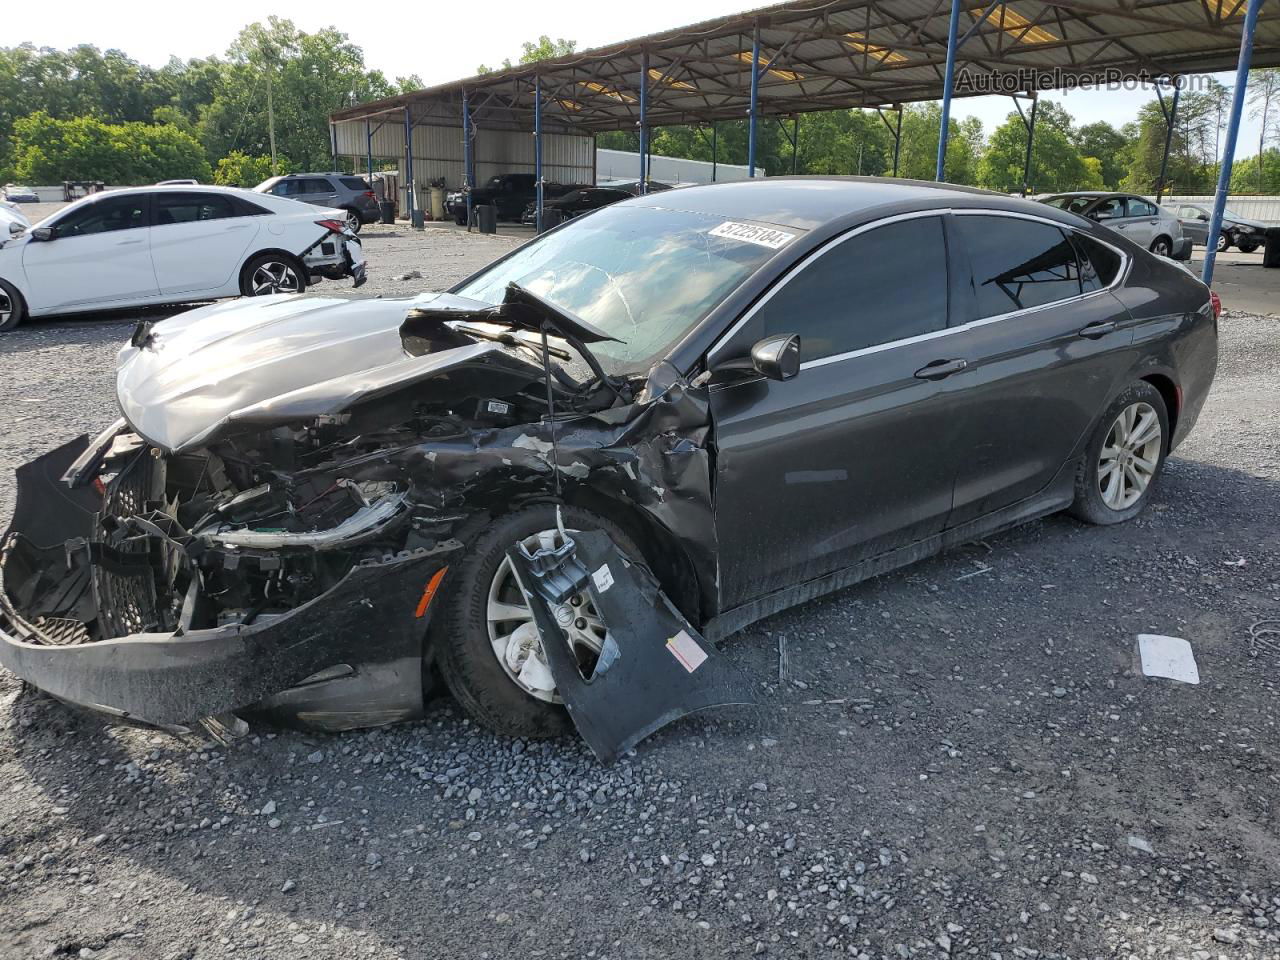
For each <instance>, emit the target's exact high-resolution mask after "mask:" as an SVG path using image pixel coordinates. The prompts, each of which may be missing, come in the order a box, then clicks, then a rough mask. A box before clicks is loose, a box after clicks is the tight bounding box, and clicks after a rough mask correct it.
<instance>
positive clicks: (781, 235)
mask: <svg viewBox="0 0 1280 960" xmlns="http://www.w3.org/2000/svg"><path fill="white" fill-rule="evenodd" d="M708 233H710V234H711V236H713V237H724V238H725V239H726V240H741V241H742V242H743V243H754V244H756V245H757V246H761V247H768V248H769V249H770V250H777V249H780V248H781V247H785V246H786V245H787V244H788V243H790V242H791V241H792V240H794V239H795V238H796V235H795V234H794V233H787V231H785V230H775V229H774V228H773V227H762V226H759V225H758V224H754V223H737V222H735V221H733V220H726V221H725V222H724V223H722V224H720V226H718V227H714V228H713V229H711V230H709V231H708Z"/></svg>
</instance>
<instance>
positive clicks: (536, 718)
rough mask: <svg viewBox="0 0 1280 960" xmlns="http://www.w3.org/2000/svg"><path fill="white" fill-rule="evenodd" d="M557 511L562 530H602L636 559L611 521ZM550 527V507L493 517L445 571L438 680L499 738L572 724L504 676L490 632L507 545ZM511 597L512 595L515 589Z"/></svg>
mask: <svg viewBox="0 0 1280 960" xmlns="http://www.w3.org/2000/svg"><path fill="white" fill-rule="evenodd" d="M561 510H562V513H563V516H564V523H565V528H566V529H568V530H575V529H578V530H603V531H604V532H605V533H607V534H609V536H610V537H612V538H613V541H614V543H616V544H617V545H618V547H619V548H620V549H621V550H622V551H623V552H624V553H626V555H627V556H628V557H630V558H632V559H639V558H640V551H639V550H638V549H636V546H635V544H634V543H632V541H631V539H630V538H629V537H628V536H627V535H626V534H625V533H623V532H622V530H621V529H620V528H619V527H618V526H617V525H616V524H614V523H612V522H611V521H608V520H605V519H604V518H602V517H598V516H596V515H595V514H592V513H588V512H587V511H586V510H581V509H579V508H577V507H562V508H561ZM555 528H556V510H555V506H554V505H551V504H538V505H535V506H531V507H526V508H525V509H523V510H519V511H516V512H515V513H510V514H507V515H506V516H503V517H499V518H497V519H496V520H494V521H493V523H491V524H489V525H488V526H487V527H485V528H484V529H483V530H481V531H479V533H478V534H477V535H476V536H475V537H474V539H471V540H470V542H469V543H468V550H467V554H466V557H465V558H464V559H463V560H462V561H461V562H460V563H458V564H457V565H456V567H455V568H454V569H452V570H450V571H449V573H448V575H447V579H446V580H445V582H444V584H443V587H444V592H443V593H442V599H443V598H447V600H446V606H445V609H444V611H443V614H444V616H443V617H442V618H441V619H440V620H439V621H438V623H437V624H433V626H432V632H433V639H434V649H435V653H436V657H437V662H438V663H439V665H440V674H441V676H442V677H443V679H444V682H445V685H446V686H448V688H449V691H450V692H451V693H452V694H453V696H454V698H455V699H456V700H457V701H458V703H459V704H461V705H462V708H463V709H464V710H465V711H466V712H467V714H468V715H470V716H471V717H472V718H473V719H474V720H476V721H477V722H479V723H481V724H483V725H484V726H485V727H487V728H489V729H490V730H492V731H494V732H495V733H498V734H502V735H504V736H509V737H529V738H534V739H544V738H548V737H558V736H562V735H563V734H565V733H567V732H569V731H570V730H571V729H572V722H571V721H570V719H569V714H568V713H567V712H566V711H565V709H564V707H563V706H561V705H560V703H559V702H558V700H552V699H538V698H537V697H536V696H534V695H533V694H532V693H529V692H527V691H526V690H525V689H524V688H523V687H522V686H520V685H519V683H518V681H517V680H516V679H515V678H514V677H513V676H512V674H510V673H508V670H507V667H506V666H505V665H504V663H503V662H502V661H501V660H500V659H499V657H498V654H497V653H496V652H495V640H494V638H493V637H492V636H491V633H490V620H489V602H490V591H491V589H492V588H493V587H494V585H495V580H496V579H499V578H501V577H503V576H509V573H508V574H504V573H503V568H504V562H505V561H506V551H507V548H508V547H510V546H511V545H512V544H514V543H516V542H517V541H521V540H525V539H526V538H529V537H532V536H533V535H535V534H537V533H539V532H541V531H554V530H555ZM514 595H515V596H516V597H518V596H519V594H518V591H517V592H516V594H514ZM502 596H511V594H509V593H508V594H504V595H502ZM499 599H502V597H499ZM575 599H576V598H575Z"/></svg>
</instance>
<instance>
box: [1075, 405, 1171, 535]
mask: <svg viewBox="0 0 1280 960" xmlns="http://www.w3.org/2000/svg"><path fill="white" fill-rule="evenodd" d="M1131 412H1132V413H1133V415H1134V416H1133V419H1132V420H1129V421H1125V420H1123V418H1124V417H1126V416H1128V415H1129V414H1130V413H1131ZM1148 413H1153V414H1154V415H1155V418H1156V423H1157V424H1158V425H1159V432H1158V433H1157V434H1156V435H1155V436H1154V438H1147V439H1143V438H1144V437H1146V436H1147V432H1148V430H1149V427H1148V426H1146V425H1145V423H1146V418H1147V415H1148ZM1126 423H1128V424H1129V425H1130V426H1131V427H1132V433H1131V434H1130V435H1131V437H1132V435H1133V433H1137V434H1139V435H1138V436H1136V437H1133V439H1132V440H1130V441H1128V442H1125V441H1123V440H1122V439H1121V437H1117V436H1116V435H1115V434H1114V433H1113V431H1117V430H1119V431H1120V433H1121V434H1123V432H1124V431H1125V429H1126ZM1169 436H1170V434H1169V413H1168V410H1166V409H1165V405H1164V398H1163V397H1162V396H1161V395H1160V391H1159V390H1157V389H1156V388H1155V387H1153V386H1152V385H1151V384H1149V383H1147V382H1146V381H1143V380H1136V381H1134V382H1133V383H1131V384H1130V385H1129V386H1128V387H1126V388H1125V389H1124V390H1123V391H1122V392H1121V393H1120V395H1119V396H1118V397H1116V398H1115V399H1114V400H1113V401H1111V403H1110V404H1108V405H1107V409H1106V410H1105V411H1104V412H1103V414H1102V416H1101V417H1100V418H1099V419H1098V424H1097V426H1096V427H1094V431H1093V436H1091V437H1090V438H1089V443H1088V446H1087V447H1086V448H1085V452H1084V454H1083V455H1082V456H1081V459H1080V465H1079V466H1078V467H1077V468H1076V484H1075V486H1076V490H1075V501H1074V502H1073V503H1072V504H1071V507H1070V508H1069V509H1070V512H1071V513H1072V515H1074V516H1075V517H1077V518H1079V519H1080V520H1083V521H1085V522H1086V523H1092V524H1097V525H1099V526H1107V525H1109V524H1113V523H1124V522H1125V521H1126V520H1132V519H1133V518H1134V517H1136V516H1137V515H1138V514H1139V513H1141V512H1142V511H1143V509H1144V508H1145V507H1146V505H1147V502H1148V501H1149V500H1150V499H1151V491H1152V490H1153V489H1155V486H1156V482H1157V480H1158V479H1159V477H1160V470H1161V468H1162V467H1163V466H1164V460H1165V455H1166V453H1167V451H1168V449H1169ZM1117 440H1121V442H1120V443H1117V442H1116V441H1117ZM1135 440H1143V442H1142V443H1141V444H1137V445H1136V446H1134V445H1133V442H1134V441H1135ZM1117 448H1118V449H1119V451H1120V457H1119V458H1118V459H1119V461H1120V464H1121V465H1118V466H1116V467H1115V468H1114V469H1112V470H1106V471H1104V468H1103V458H1104V450H1106V451H1112V450H1116V449H1117ZM1126 453H1128V454H1130V456H1128V457H1126V456H1125V454H1126ZM1135 453H1136V454H1137V456H1136V458H1135V457H1134V456H1132V454H1135ZM1116 460H1117V458H1116V457H1115V456H1114V455H1108V456H1107V462H1109V463H1115V462H1116ZM1126 463H1127V466H1124V464H1126ZM1143 464H1148V465H1149V466H1146V467H1144V466H1143ZM1117 471H1119V473H1118V476H1117V475H1116V473H1117ZM1139 479H1145V483H1142V484H1139V483H1137V482H1136V481H1137V480H1139ZM1116 484H1119V490H1118V494H1119V495H1118V496H1117V487H1116ZM1139 486H1140V487H1141V489H1138V488H1139ZM1131 495H1132V498H1131Z"/></svg>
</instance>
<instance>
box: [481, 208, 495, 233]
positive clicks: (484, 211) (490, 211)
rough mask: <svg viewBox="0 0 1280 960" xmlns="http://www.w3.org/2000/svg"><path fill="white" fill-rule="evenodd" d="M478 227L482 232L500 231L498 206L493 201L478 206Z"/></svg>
mask: <svg viewBox="0 0 1280 960" xmlns="http://www.w3.org/2000/svg"><path fill="white" fill-rule="evenodd" d="M476 228H477V229H478V230H479V231H480V232H481V233H497V232H498V208H497V207H495V206H494V205H493V204H491V203H482V204H480V205H479V206H478V207H476Z"/></svg>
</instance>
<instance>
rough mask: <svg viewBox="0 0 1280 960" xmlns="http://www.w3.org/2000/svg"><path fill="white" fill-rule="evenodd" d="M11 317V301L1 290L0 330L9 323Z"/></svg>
mask: <svg viewBox="0 0 1280 960" xmlns="http://www.w3.org/2000/svg"><path fill="white" fill-rule="evenodd" d="M12 317H13V300H12V299H11V298H10V297H9V295H8V294H7V293H5V292H4V290H3V289H0V330H3V329H4V327H5V326H6V325H7V324H8V323H9V320H10V319H12Z"/></svg>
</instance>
